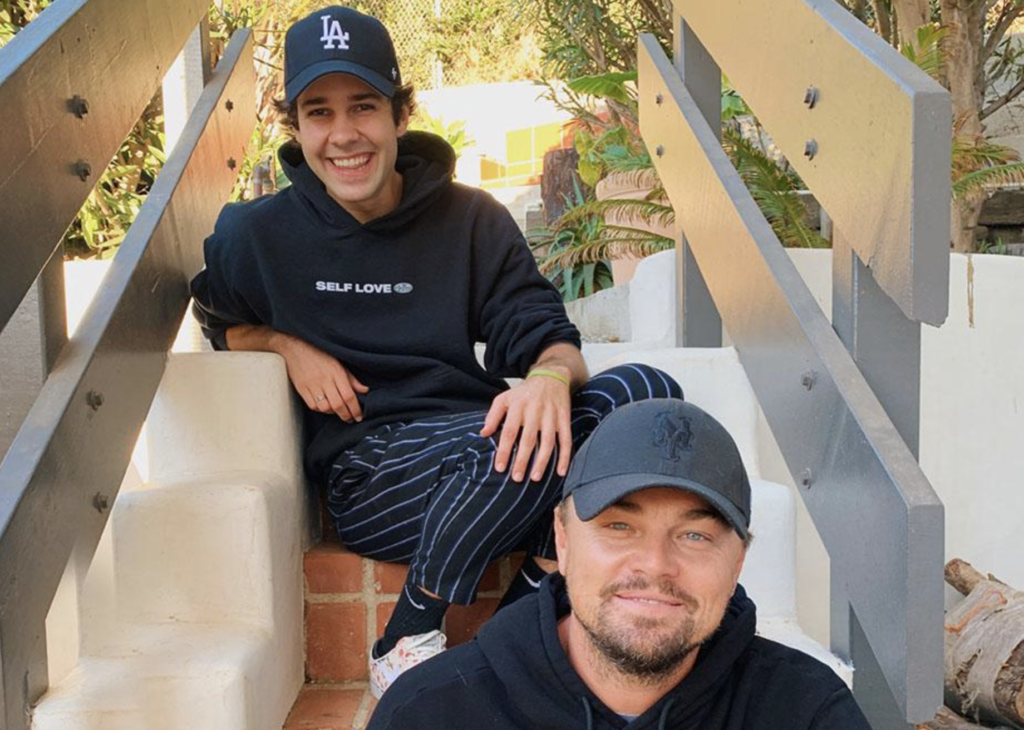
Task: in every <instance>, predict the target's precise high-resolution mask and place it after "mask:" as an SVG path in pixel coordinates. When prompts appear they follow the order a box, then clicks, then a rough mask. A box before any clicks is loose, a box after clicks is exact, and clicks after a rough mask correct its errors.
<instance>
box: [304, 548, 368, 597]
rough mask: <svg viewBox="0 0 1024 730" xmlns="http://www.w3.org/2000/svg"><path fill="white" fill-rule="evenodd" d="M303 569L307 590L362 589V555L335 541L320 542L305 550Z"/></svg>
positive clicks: (356, 590) (340, 591) (360, 590)
mask: <svg viewBox="0 0 1024 730" xmlns="http://www.w3.org/2000/svg"><path fill="white" fill-rule="evenodd" d="M304 569H305V573H306V588H307V590H308V591H309V592H310V593H360V592H362V590H363V559H362V558H361V557H359V556H358V555H355V554H354V553H350V552H349V551H348V550H346V549H345V548H343V547H342V546H341V545H340V544H338V543H321V544H319V545H317V546H316V547H315V548H313V549H312V550H310V551H309V552H308V553H306V556H305V560H304Z"/></svg>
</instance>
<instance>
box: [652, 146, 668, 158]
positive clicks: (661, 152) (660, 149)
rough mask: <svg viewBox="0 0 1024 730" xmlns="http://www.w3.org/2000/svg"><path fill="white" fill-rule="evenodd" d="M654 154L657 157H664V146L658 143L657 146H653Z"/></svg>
mask: <svg viewBox="0 0 1024 730" xmlns="http://www.w3.org/2000/svg"><path fill="white" fill-rule="evenodd" d="M654 154H656V155H657V156H658V157H664V156H665V148H664V147H663V146H662V145H660V144H659V145H658V146H657V147H655V148H654Z"/></svg>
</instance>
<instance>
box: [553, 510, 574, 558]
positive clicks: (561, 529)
mask: <svg viewBox="0 0 1024 730" xmlns="http://www.w3.org/2000/svg"><path fill="white" fill-rule="evenodd" d="M570 499H571V497H570ZM563 509H566V510H571V509H572V507H571V505H570V504H569V502H566V503H565V507H564V508H563ZM554 520H555V553H556V554H557V556H558V572H559V573H561V574H562V575H565V570H566V567H567V565H568V562H569V559H568V558H569V540H568V538H567V537H566V534H565V523H564V522H563V521H562V515H560V514H559V508H558V507H557V506H556V507H555V514H554Z"/></svg>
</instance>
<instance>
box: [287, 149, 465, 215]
mask: <svg viewBox="0 0 1024 730" xmlns="http://www.w3.org/2000/svg"><path fill="white" fill-rule="evenodd" d="M277 158H278V160H279V161H280V164H281V169H282V170H283V171H284V174H285V175H286V176H287V177H288V179H289V180H290V181H291V183H292V188H293V189H294V190H295V192H296V193H298V196H299V197H300V199H301V200H302V202H303V203H304V204H305V205H306V206H308V207H309V209H310V210H311V212H312V213H313V214H314V215H316V216H317V217H319V218H321V219H322V220H323V221H324V222H325V223H327V224H328V225H330V226H332V227H334V228H336V229H337V230H338V232H339V233H340V234H342V235H346V234H352V233H356V232H360V231H372V232H377V233H387V232H392V231H394V230H396V229H398V228H401V227H403V226H405V225H406V224H408V223H409V221H411V220H413V219H414V218H416V217H417V216H418V215H419V214H420V213H421V212H422V211H423V210H424V209H426V208H427V207H429V206H430V205H432V204H433V203H434V202H436V201H437V199H438V198H439V197H440V196H441V195H442V194H443V193H444V192H445V190H446V189H447V188H448V187H449V186H450V185H451V182H452V177H453V175H454V173H455V150H453V149H452V147H451V145H449V144H448V143H447V142H446V141H444V140H443V139H442V138H441V137H438V136H437V135H436V134H430V133H429V132H406V133H405V134H404V135H402V136H401V137H399V138H398V159H397V160H396V162H395V169H396V170H398V172H399V173H401V175H402V178H403V183H402V200H401V202H399V204H398V207H397V208H395V209H394V210H393V211H391V212H390V213H388V214H387V215H383V216H381V217H380V218H375V219H373V220H371V221H369V222H367V223H365V224H363V223H360V222H359V221H357V220H356V219H355V218H353V217H352V216H351V215H350V214H349V212H348V211H347V210H345V209H344V208H343V207H341V206H340V205H339V204H338V203H337V202H336V201H335V200H334V199H333V198H332V197H331V196H330V195H328V193H327V190H326V188H325V187H324V184H323V182H322V181H321V180H320V178H318V177H317V176H316V175H315V174H314V173H313V171H312V170H311V169H310V167H309V165H307V164H306V159H305V158H304V157H303V155H302V147H301V146H300V145H299V143H298V142H297V141H295V140H291V141H289V142H286V143H285V144H283V145H281V148H280V149H279V150H278V152H277Z"/></svg>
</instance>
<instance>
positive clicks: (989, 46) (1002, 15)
mask: <svg viewBox="0 0 1024 730" xmlns="http://www.w3.org/2000/svg"><path fill="white" fill-rule="evenodd" d="M1022 13H1024V5H1016V4H1012V3H1007V4H1005V5H1004V6H1003V9H1002V10H1001V11H999V20H998V21H996V24H995V25H994V26H993V27H992V32H991V33H989V34H988V38H986V39H985V45H983V46H982V47H981V53H979V54H978V66H979V67H980V68H982V69H983V68H984V67H985V64H986V63H988V59H989V58H990V57H991V56H992V54H993V53H995V50H996V48H998V47H999V43H1000V42H1001V41H1002V40H1003V38H1004V37H1005V36H1006V32H1007V31H1008V30H1009V29H1010V26H1011V25H1013V21H1015V20H1016V19H1017V18H1019V17H1020V16H1021V14H1022Z"/></svg>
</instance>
